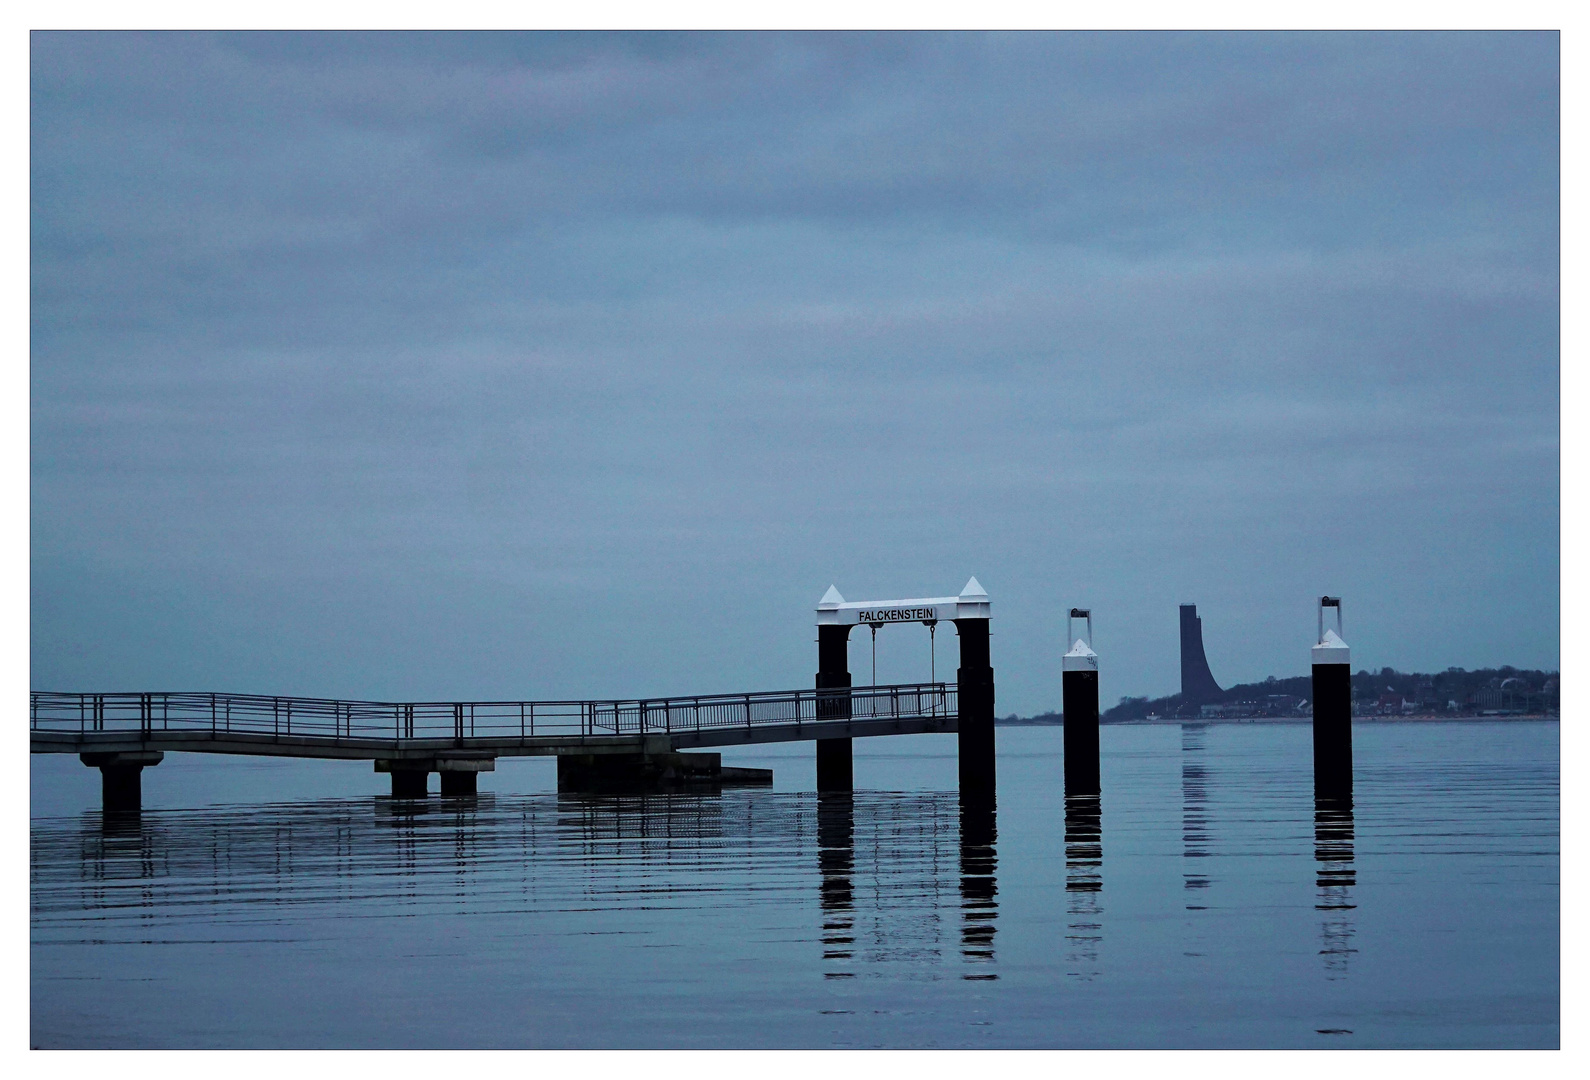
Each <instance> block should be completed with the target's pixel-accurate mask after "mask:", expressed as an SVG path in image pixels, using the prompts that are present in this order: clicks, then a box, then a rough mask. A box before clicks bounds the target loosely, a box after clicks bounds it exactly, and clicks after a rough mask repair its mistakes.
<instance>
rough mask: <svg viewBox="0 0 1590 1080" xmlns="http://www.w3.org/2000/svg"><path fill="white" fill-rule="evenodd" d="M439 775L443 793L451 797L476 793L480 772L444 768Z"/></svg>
mask: <svg viewBox="0 0 1590 1080" xmlns="http://www.w3.org/2000/svg"><path fill="white" fill-rule="evenodd" d="M393 775H396V774H393ZM438 775H440V776H441V778H442V795H443V796H446V797H449V798H457V797H459V796H467V795H473V794H475V789H476V783H475V778H476V777H477V776H479V775H480V774H479V773H477V772H473V771H471V772H457V771H454V770H446V769H444V770H443V771H442V772H440V773H439V774H438Z"/></svg>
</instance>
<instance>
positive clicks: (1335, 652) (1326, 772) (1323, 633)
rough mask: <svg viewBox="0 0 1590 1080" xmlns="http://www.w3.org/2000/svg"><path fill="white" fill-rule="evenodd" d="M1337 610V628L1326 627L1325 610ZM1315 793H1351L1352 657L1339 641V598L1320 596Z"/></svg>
mask: <svg viewBox="0 0 1590 1080" xmlns="http://www.w3.org/2000/svg"><path fill="white" fill-rule="evenodd" d="M1326 608H1335V609H1336V629H1335V630H1327V629H1326V628H1325V609H1326ZM1313 651H1314V795H1315V797H1316V798H1327V799H1329V798H1342V797H1346V798H1351V797H1352V794H1353V679H1352V663H1351V660H1352V657H1351V654H1350V652H1349V650H1348V648H1347V642H1345V641H1343V640H1342V598H1341V597H1339V596H1322V597H1320V598H1319V642H1318V644H1316V645H1315V646H1314V650H1313Z"/></svg>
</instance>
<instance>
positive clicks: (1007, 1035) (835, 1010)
mask: <svg viewBox="0 0 1590 1080" xmlns="http://www.w3.org/2000/svg"><path fill="white" fill-rule="evenodd" d="M998 739H999V750H1000V759H999V769H1000V774H999V781H1000V783H999V795H998V802H997V806H993V807H989V806H978V805H962V803H961V800H960V798H959V796H958V795H957V793H956V791H955V740H954V736H932V735H929V736H907V737H899V738H891V739H868V740H857V741H856V744H855V745H856V784H857V786H858V790H857V791H856V792H855V794H854V795H853V796H849V797H843V796H841V797H829V796H823V797H819V796H817V795H816V794H814V793H812V792H811V791H810V790H809V789H810V788H811V787H812V786H813V767H812V763H811V756H812V748H811V745H810V744H791V745H787V746H781V747H762V748H755V749H748V750H742V751H738V752H735V753H732V754H725V761H726V763H727V762H732V763H738V764H761V765H772V767H773V768H774V769H775V775H776V777H777V780H778V786H777V788H776V789H775V790H773V791H771V792H770V791H767V790H765V789H764V790H759V791H758V790H750V791H743V790H742V791H735V790H730V791H726V792H724V793H723V794H721V795H672V796H669V795H651V796H605V797H579V796H568V795H561V796H560V795H557V794H555V793H553V792H552V791H551V789H552V787H553V786H554V784H553V772H552V770H551V767H550V763H548V762H545V761H519V762H512V761H510V762H503V763H501V765H500V767H499V771H498V772H496V773H494V774H490V775H488V776H485V777H483V778H482V789H483V791H482V794H481V795H480V796H479V797H478V798H477V799H475V800H472V801H455V800H443V799H441V798H439V797H437V796H435V795H433V796H432V797H431V798H430V799H429V800H427V802H426V803H425V804H420V807H421V808H420V810H419V812H413V807H414V806H415V804H403V803H394V802H393V801H392V800H390V799H389V798H387V797H386V796H385V795H384V794H379V793H380V792H382V791H383V788H384V786H385V778H383V777H377V776H375V775H374V774H373V773H371V772H370V771H369V766H368V764H364V765H353V764H343V763H295V762H282V761H265V760H257V759H225V758H210V757H204V756H201V755H170V756H168V757H167V759H166V762H165V763H164V764H162V765H161V766H159V767H158V768H155V769H150V770H147V771H146V772H145V774H144V792H145V796H144V804H145V807H146V809H145V811H144V813H143V814H142V816H141V818H140V819H139V820H138V821H136V822H135V823H132V824H130V825H124V826H120V827H108V828H107V827H106V826H105V825H104V824H102V822H101V820H100V814H99V810H98V789H97V782H98V774H97V772H94V771H91V770H89V769H85V768H84V767H83V766H82V765H80V764H79V763H78V762H77V760H76V758H73V757H65V756H62V757H42V756H35V757H34V759H33V819H32V947H31V956H32V973H31V974H32V978H31V986H32V1041H33V1043H34V1045H36V1046H50V1047H54V1046H76V1047H85V1046H117V1047H127V1046H221V1047H262V1046H443V1047H450V1046H507V1047H569V1046H573V1047H579V1046H592V1047H629V1046H642V1047H651V1046H687V1047H714V1046H746V1047H760V1046H771V1047H788V1046H838V1047H865V1046H892V1047H1007V1046H1032V1047H1084V1046H1141V1047H1151V1046H1152V1047H1198V1046H1280V1047H1365V1046H1376V1047H1386V1046H1412V1047H1447V1046H1451V1047H1473V1046H1489V1047H1551V1046H1556V1045H1558V1041H1559V1029H1558V979H1559V972H1558V940H1559V936H1558V920H1559V890H1558V886H1559V861H1558V728H1557V725H1556V724H1555V723H1536V722H1498V723H1429V724H1412V723H1408V724H1359V725H1357V726H1356V727H1355V730H1354V741H1355V747H1356V751H1357V787H1356V797H1355V802H1354V804H1353V805H1352V806H1351V807H1347V806H1341V805H1336V806H1316V805H1315V802H1314V800H1313V795H1312V784H1311V772H1310V760H1311V759H1310V753H1311V743H1310V734H1309V728H1308V726H1307V725H1306V724H1275V725H1242V724H1222V725H1209V726H1204V725H1187V726H1183V727H1180V728H1178V727H1174V726H1164V727H1126V728H1122V727H1114V728H1110V727H1107V728H1105V729H1104V731H1103V732H1102V736H1101V744H1102V755H1103V758H1102V766H1103V783H1104V796H1103V799H1102V800H1099V801H1092V802H1089V801H1086V800H1075V801H1073V802H1071V803H1070V804H1069V805H1068V803H1067V801H1066V799H1065V798H1064V795H1063V791H1062V786H1061V776H1062V768H1061V764H1062V761H1061V731H1060V729H1059V728H1036V729H1020V728H1001V729H1000V731H999V733H998ZM432 783H433V785H434V783H435V781H434V778H433V781H432ZM487 788H489V789H491V790H489V791H487V790H485V789H487ZM803 788H805V789H808V790H801V789H803Z"/></svg>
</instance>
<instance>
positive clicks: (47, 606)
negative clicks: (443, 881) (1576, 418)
mask: <svg viewBox="0 0 1590 1080" xmlns="http://www.w3.org/2000/svg"><path fill="white" fill-rule="evenodd" d="M1558 74H1559V72H1558V41H1557V37H1556V36H1555V35H1551V34H1536V35H1529V34H1495V35H1487V34H1438V35H1395V34H1367V35H1351V34H1325V35H1277V36H1271V35H1261V34H1225V35H1222V34H1195V35H1151V34H1076V35H1048V34H1032V35H1014V36H1004V35H964V36H949V37H939V36H932V35H905V36H891V37H871V36H856V35H815V36H804V35H790V36H779V35H727V36H724V35H708V36H696V35H687V36H668V37H653V36H640V37H621V36H603V35H599V36H594V37H579V36H575V37H568V36H560V35H540V34H536V35H524V36H506V35H487V36H467V35H443V36H437V37H431V36H418V35H375V36H353V37H350V36H341V35H327V34H311V35H301V36H300V35H285V36H283V35H274V34H262V35H218V36H216V35H199V36H183V35H153V36H137V35H107V36H97V35H89V34H35V35H34V36H33V39H32V72H31V81H32V136H31V138H32V163H31V178H32V318H31V322H32V410H31V412H32V514H31V516H32V646H33V649H32V679H33V685H34V687H35V688H36V689H59V690H91V689H101V690H117V689H127V690H132V689H172V690H177V689H194V690H209V689H215V690H236V691H258V692H267V693H283V694H286V693H296V694H310V695H340V696H350V697H371V698H382V699H392V698H398V699H405V698H454V697H474V698H488V697H512V698H519V697H535V698H564V697H583V696H602V697H617V696H635V695H662V694H669V693H708V692H717V691H725V692H727V691H742V690H770V689H783V688H789V687H794V686H810V685H811V684H812V678H813V673H814V672H815V670H816V663H817V650H816V646H815V644H814V642H813V639H814V632H813V629H812V624H813V614H812V609H813V607H814V606H815V605H816V603H817V601H818V600H819V598H820V597H821V596H822V594H823V592H824V591H825V590H826V589H827V588H828V586H829V585H830V584H833V585H837V586H838V588H839V590H840V592H842V593H843V594H844V595H845V597H846V599H849V600H865V599H885V598H896V597H917V596H934V595H943V594H953V593H955V592H957V591H959V589H960V587H961V585H962V584H963V583H964V582H965V581H966V579H967V577H968V576H970V575H973V574H975V575H976V576H977V577H978V579H979V580H980V581H981V582H982V584H983V585H984V586H985V587H986V588H987V590H988V592H989V594H990V596H991V598H992V604H993V609H992V610H993V619H994V621H993V631H994V635H995V636H994V639H993V663H994V669H995V677H996V683H997V687H998V702H997V706H996V707H997V709H998V711H999V713H1000V714H1001V715H1004V714H1008V713H1011V712H1017V713H1021V714H1023V715H1026V714H1030V713H1033V712H1037V711H1041V710H1045V709H1051V708H1058V706H1059V702H1060V660H1059V658H1060V654H1061V653H1062V652H1063V651H1064V644H1063V641H1062V639H1063V637H1064V633H1065V618H1064V616H1065V612H1066V610H1067V608H1069V607H1070V606H1071V605H1079V606H1090V607H1092V608H1093V610H1094V612H1095V647H1096V648H1097V649H1098V651H1099V653H1100V656H1101V670H1102V682H1103V695H1104V697H1105V699H1106V700H1105V704H1106V705H1108V704H1110V703H1112V702H1113V701H1114V700H1115V699H1116V698H1117V697H1119V696H1121V695H1124V694H1155V695H1157V694H1165V693H1172V692H1175V691H1176V690H1177V689H1178V688H1179V666H1178V659H1177V655H1178V654H1177V646H1178V637H1177V605H1178V604H1179V603H1196V604H1197V605H1198V610H1199V613H1200V615H1202V617H1203V620H1204V631H1205V640H1206V646H1207V650H1208V654H1209V659H1210V664H1211V666H1212V668H1213V670H1214V674H1215V677H1216V678H1217V679H1218V680H1220V681H1221V682H1222V683H1223V684H1225V685H1230V684H1232V683H1233V682H1237V681H1246V680H1252V679H1259V678H1263V677H1264V676H1266V675H1271V674H1274V675H1295V674H1302V673H1304V672H1305V671H1306V669H1307V663H1308V647H1309V645H1310V644H1312V641H1313V634H1314V624H1315V619H1314V598H1315V597H1317V596H1318V595H1319V594H1320V593H1322V592H1329V593H1332V594H1336V593H1339V594H1341V595H1342V596H1344V597H1345V601H1344V605H1345V611H1346V630H1347V633H1346V637H1347V639H1348V641H1349V643H1350V644H1351V645H1352V647H1353V651H1354V656H1353V661H1354V667H1355V668H1357V667H1372V668H1379V667H1382V666H1387V665H1389V666H1392V667H1396V668H1399V669H1402V670H1422V671H1431V670H1441V669H1444V668H1446V667H1448V666H1449V665H1461V666H1464V667H1471V668H1472V667H1478V666H1486V665H1498V664H1506V663H1511V664H1515V665H1518V666H1529V667H1545V668H1554V667H1556V666H1557V664H1558V615H1559V605H1558V575H1559V549H1558V519H1559V510H1558V483H1559V465H1558V435H1559V431H1558V401H1559V398H1558V366H1559V353H1558V332H1557V324H1558V314H1559V291H1558V290H1559V282H1558V253H1559V245H1558V198H1559V189H1558ZM866 633H867V632H866V630H865V629H864V628H863V629H862V630H861V631H859V632H858V633H856V634H855V635H854V636H853V643H852V648H851V670H852V672H854V673H855V674H856V681H857V682H858V683H862V682H866V681H867V680H869V679H870V678H871V668H870V663H871V661H870V652H869V643H868V640H867V637H866ZM955 655H956V648H955V644H954V638H953V635H952V634H941V635H940V643H939V649H938V671H939V672H940V674H941V675H943V674H944V673H945V672H947V671H948V672H951V674H950V677H952V678H953V673H952V672H953V667H954V663H955ZM928 668H929V655H928V638H927V632H926V631H925V630H924V629H923V628H921V627H920V626H905V627H889V628H886V629H885V630H884V631H883V632H881V633H880V635H879V639H878V678H879V680H880V681H883V682H896V681H917V680H925V679H926V678H927V675H928Z"/></svg>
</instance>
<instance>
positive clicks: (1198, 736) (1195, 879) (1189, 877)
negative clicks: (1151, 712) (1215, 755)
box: [1181, 724, 1209, 911]
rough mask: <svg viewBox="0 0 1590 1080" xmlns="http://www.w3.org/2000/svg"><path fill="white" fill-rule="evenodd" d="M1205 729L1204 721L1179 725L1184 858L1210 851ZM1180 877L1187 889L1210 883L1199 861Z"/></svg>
mask: <svg viewBox="0 0 1590 1080" xmlns="http://www.w3.org/2000/svg"><path fill="white" fill-rule="evenodd" d="M1208 732H1209V728H1208V725H1206V724H1183V725H1182V726H1181V843H1182V857H1183V858H1185V859H1204V858H1206V857H1208V855H1209V816H1208V802H1209V770H1208V766H1207V765H1206V763H1205V757H1204V747H1205V739H1206V737H1207V735H1208ZM1183 879H1184V880H1183V887H1184V888H1187V889H1207V888H1208V887H1209V878H1208V877H1206V876H1205V872H1204V868H1203V864H1202V863H1197V862H1190V863H1188V864H1187V869H1186V871H1185V872H1184V874H1183ZM1190 899H1191V898H1189V900H1190ZM1205 906H1206V905H1204V904H1201V903H1190V902H1189V903H1188V904H1187V910H1188V911H1202V910H1204V908H1205Z"/></svg>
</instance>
